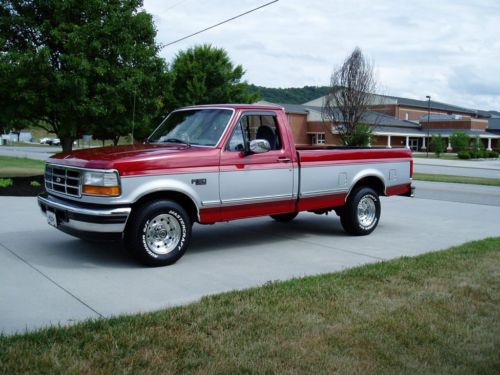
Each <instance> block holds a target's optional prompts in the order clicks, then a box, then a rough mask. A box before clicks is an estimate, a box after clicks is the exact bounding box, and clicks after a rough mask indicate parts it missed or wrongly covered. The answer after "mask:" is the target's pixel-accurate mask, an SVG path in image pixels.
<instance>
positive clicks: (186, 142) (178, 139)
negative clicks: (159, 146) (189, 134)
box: [163, 138, 191, 147]
mask: <svg viewBox="0 0 500 375" xmlns="http://www.w3.org/2000/svg"><path fill="white" fill-rule="evenodd" d="M163 143H184V144H185V145H186V146H188V147H191V143H189V142H188V141H185V140H183V139H180V138H167V139H165V140H164V141H163Z"/></svg>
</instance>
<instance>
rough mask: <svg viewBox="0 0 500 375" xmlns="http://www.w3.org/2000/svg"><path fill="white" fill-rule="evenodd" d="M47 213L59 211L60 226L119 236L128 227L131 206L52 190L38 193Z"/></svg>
mask: <svg viewBox="0 0 500 375" xmlns="http://www.w3.org/2000/svg"><path fill="white" fill-rule="evenodd" d="M38 205H39V206H40V208H41V210H42V212H43V213H44V214H46V213H47V211H50V212H53V213H54V214H55V217H56V220H55V222H56V223H55V224H56V226H57V229H59V230H61V231H63V232H65V233H68V234H71V235H73V236H76V237H80V238H86V239H119V238H121V237H122V234H123V232H124V231H125V226H126V224H127V220H128V217H129V216H130V212H131V210H132V209H131V208H130V207H113V208H110V207H105V206H96V205H85V204H82V203H79V202H72V201H68V200H65V199H61V198H57V197H54V196H53V195H49V194H48V193H42V194H40V195H39V196H38Z"/></svg>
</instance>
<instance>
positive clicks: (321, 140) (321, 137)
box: [312, 133, 326, 145]
mask: <svg viewBox="0 0 500 375" xmlns="http://www.w3.org/2000/svg"><path fill="white" fill-rule="evenodd" d="M325 143H326V138H325V134H324V133H314V134H312V144H313V145H324V144H325Z"/></svg>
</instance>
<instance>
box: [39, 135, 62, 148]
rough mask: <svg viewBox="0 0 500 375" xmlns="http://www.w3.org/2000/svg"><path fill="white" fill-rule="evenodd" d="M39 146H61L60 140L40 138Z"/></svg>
mask: <svg viewBox="0 0 500 375" xmlns="http://www.w3.org/2000/svg"><path fill="white" fill-rule="evenodd" d="M40 144H41V145H49V146H59V145H60V144H61V140H60V139H59V138H49V137H44V138H40Z"/></svg>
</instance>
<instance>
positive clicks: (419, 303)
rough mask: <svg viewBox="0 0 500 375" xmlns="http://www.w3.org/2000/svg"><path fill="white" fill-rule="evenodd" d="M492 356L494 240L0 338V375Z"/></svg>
mask: <svg viewBox="0 0 500 375" xmlns="http://www.w3.org/2000/svg"><path fill="white" fill-rule="evenodd" d="M402 246H404V244H402ZM173 267H175V266H173ZM165 272H168V268H166V269H165ZM145 287H147V286H145ZM499 352H500V237H499V238H492V239H487V240H483V241H478V242H472V243H468V244H465V245H462V246H459V247H455V248H451V249H448V250H446V251H442V252H436V253H430V254H426V255H422V256H419V257H416V258H401V259H398V260H395V261H390V262H384V263H377V264H372V265H367V266H363V267H359V268H355V269H351V270H347V271H344V272H340V273H334V274H328V275H321V276H316V277H307V278H303V279H295V280H291V281H287V282H274V283H269V284H266V285H264V286H263V287H260V288H254V289H249V290H245V291H237V292H231V293H225V294H220V295H216V296H212V297H206V298H203V299H202V300H201V301H200V302H198V303H194V304H191V305H188V306H183V307H177V308H172V309H168V310H164V311H160V312H156V313H148V314H143V315H136V316H128V317H119V318H114V319H102V320H97V321H91V322H86V323H81V324H77V325H75V326H72V327H68V328H50V329H46V330H41V331H38V332H35V333H29V334H24V335H18V336H12V337H0V373H6V374H14V373H23V372H30V373H32V372H35V373H49V372H55V373H82V372H84V373H105V374H108V373H124V372H127V373H129V372H142V371H148V372H156V373H180V372H190V373H231V374H233V373H235V374H239V373H311V374H317V373H323V374H327V373H333V372H341V373H408V372H409V373H439V374H442V373H463V374H470V373H484V374H487V373H492V374H493V373H499V370H500V356H499V355H498V353H499Z"/></svg>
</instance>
